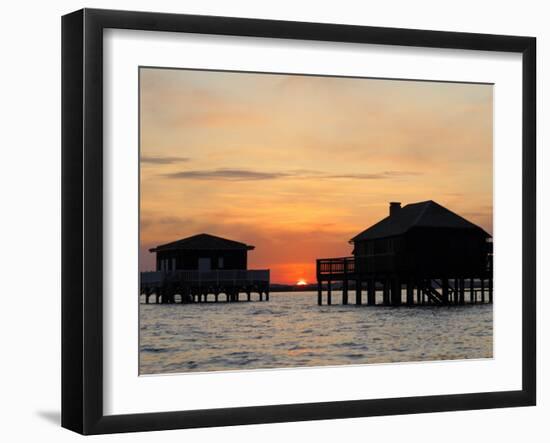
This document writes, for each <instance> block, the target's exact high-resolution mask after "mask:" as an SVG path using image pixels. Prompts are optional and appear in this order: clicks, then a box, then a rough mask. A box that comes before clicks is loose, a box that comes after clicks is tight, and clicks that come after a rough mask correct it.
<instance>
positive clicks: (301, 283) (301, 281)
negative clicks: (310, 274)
mask: <svg viewBox="0 0 550 443" xmlns="http://www.w3.org/2000/svg"><path fill="white" fill-rule="evenodd" d="M305 285H307V281H305V280H304V279H302V278H301V279H300V280H298V281H297V282H296V286H305Z"/></svg>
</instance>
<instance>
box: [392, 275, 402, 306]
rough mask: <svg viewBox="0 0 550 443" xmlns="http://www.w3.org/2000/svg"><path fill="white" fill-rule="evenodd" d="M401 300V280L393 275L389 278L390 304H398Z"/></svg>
mask: <svg viewBox="0 0 550 443" xmlns="http://www.w3.org/2000/svg"><path fill="white" fill-rule="evenodd" d="M401 302H402V297H401V281H400V280H399V277H393V278H392V280H391V304H392V305H393V306H399V305H400V304H401Z"/></svg>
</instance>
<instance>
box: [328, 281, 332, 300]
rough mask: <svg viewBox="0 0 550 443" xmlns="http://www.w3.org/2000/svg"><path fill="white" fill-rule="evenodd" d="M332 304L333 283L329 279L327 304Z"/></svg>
mask: <svg viewBox="0 0 550 443" xmlns="http://www.w3.org/2000/svg"><path fill="white" fill-rule="evenodd" d="M331 304H332V283H331V281H330V280H329V281H328V282H327V305H329V306H330V305H331Z"/></svg>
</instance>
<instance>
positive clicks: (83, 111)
mask: <svg viewBox="0 0 550 443" xmlns="http://www.w3.org/2000/svg"><path fill="white" fill-rule="evenodd" d="M107 28H119V29H132V30H147V31H171V32H187V33H188V32H192V33H199V34H217V35H226V36H250V37H269V38H280V39H300V40H317V41H329V42H353V43H368V44H378V45H398V46H416V47H431V48H454V49H469V50H480V51H503V52H512V53H520V54H522V65H523V80H522V82H523V85H522V88H523V97H522V127H523V135H522V155H523V165H522V166H523V178H522V180H523V189H522V195H523V203H522V204H523V208H522V211H523V213H522V221H523V233H522V236H523V237H522V240H523V245H522V248H523V250H522V253H523V257H522V263H523V268H522V271H523V281H522V295H521V297H522V389H521V390H517V391H505V392H478V393H469V394H457V395H435V396H421V397H404V398H391V399H372V400H356V401H332V402H323V403H306V404H282V405H265V406H260V407H236V408H224V409H208V410H190V411H167V412H160V413H142V414H130V415H104V412H103V406H102V404H103V373H102V371H103V338H102V335H103V334H102V327H103V318H102V315H103V300H102V282H103V280H102V268H103V248H102V245H103V228H102V224H103V210H102V206H103V197H102V196H103V184H102V177H103V166H102V165H103V162H102V160H103V147H102V139H103V88H102V82H103V79H102V77H103V30H104V29H107ZM535 85H536V39H535V38H533V37H517V36H504V35H485V34H471V33H457V32H441V31H424V30H412V29H390V28H378V27H365V26H349V25H340V24H320V23H303V22H290V21H275V20H257V19H244V18H229V17H211V16H197V15H179V14H163V13H150V12H127V11H110V10H97V9H83V10H79V11H76V12H73V13H71V14H68V15H65V16H64V17H63V18H62V426H63V427H65V428H68V429H71V430H73V431H76V432H79V433H82V434H106V433H116V432H132V431H151V430H162V429H179V428H194V427H211V426H229V425H241V424H255V423H274V422H290V421H302V420H321V419H333V418H348V417H364V416H380V415H393V414H414V413H425V412H437V411H458V410H467V409H487V408H502V407H513V406H530V405H535V403H536V297H535V294H536V275H535V274H536V156H535V150H536V141H535V140H536V137H535V134H536V119H535V115H536V97H535V95H536V89H535ZM518 149H519V147H518Z"/></svg>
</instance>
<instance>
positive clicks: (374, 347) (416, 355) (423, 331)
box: [140, 291, 493, 374]
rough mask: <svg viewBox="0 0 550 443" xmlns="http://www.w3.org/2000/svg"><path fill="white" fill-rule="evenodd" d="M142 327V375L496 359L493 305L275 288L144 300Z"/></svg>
mask: <svg viewBox="0 0 550 443" xmlns="http://www.w3.org/2000/svg"><path fill="white" fill-rule="evenodd" d="M254 295H255V294H254ZM222 297H223V296H222ZM333 297H334V298H333V303H337V302H339V300H340V294H339V293H338V292H337V291H335V292H333ZM350 301H351V299H350ZM140 332H141V334H140V372H141V374H160V373H176V372H204V371H227V370H243V369H259V368H283V367H284V368H288V367H304V366H328V365H330V366H334V365H348V364H367V363H390V362H411V361H428V360H453V359H472V358H491V357H492V353H493V310H492V305H480V304H478V305H465V306H449V307H427V306H418V307H399V308H392V307H383V306H365V305H362V306H355V305H351V304H350V305H348V306H341V305H335V304H333V305H332V306H317V294H316V293H314V292H294V293H272V294H270V301H269V302H252V303H248V302H239V303H225V302H220V303H209V304H188V305H181V304H174V305H156V304H150V305H146V304H143V303H142V304H141V306H140Z"/></svg>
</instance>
